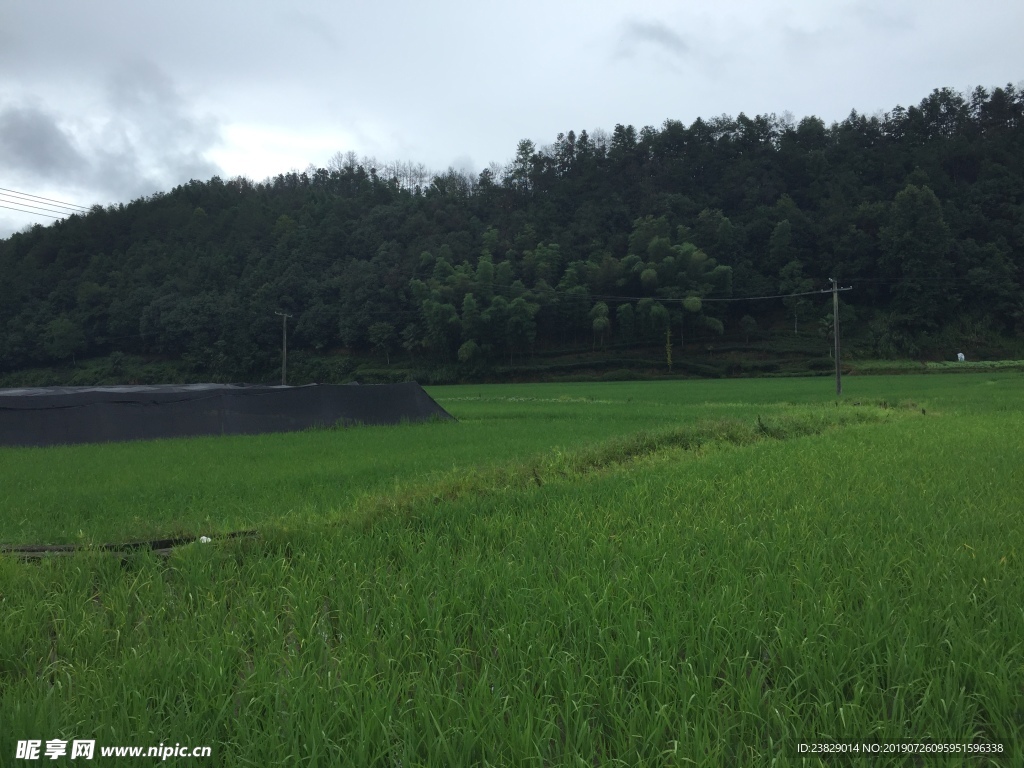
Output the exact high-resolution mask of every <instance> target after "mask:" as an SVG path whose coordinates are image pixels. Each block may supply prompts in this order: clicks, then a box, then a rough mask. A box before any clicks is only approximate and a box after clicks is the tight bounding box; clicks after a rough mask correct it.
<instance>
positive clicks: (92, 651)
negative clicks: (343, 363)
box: [0, 375, 1024, 766]
mask: <svg viewBox="0 0 1024 768" xmlns="http://www.w3.org/2000/svg"><path fill="white" fill-rule="evenodd" d="M939 378H940V377H929V379H928V381H927V383H924V382H922V383H921V384H920V385H913V382H905V381H903V380H900V381H897V382H891V381H889V380H885V379H883V378H879V379H876V380H869V379H867V378H865V379H862V380H859V381H858V382H857V383H856V385H855V384H854V383H853V382H852V380H851V385H850V389H851V390H853V392H851V393H850V394H849V396H848V398H847V399H848V400H851V401H854V402H861V403H862V405H860V406H853V405H852V403H851V404H849V405H846V406H843V407H837V406H836V405H835V404H834V403H833V404H831V405H821V404H820V403H821V401H822V400H824V399H825V398H821V397H820V396H819V395H817V394H816V393H814V392H811V391H809V390H807V389H804V388H803V387H804V386H806V384H803V383H801V382H791V381H786V382H771V383H770V384H771V386H775V387H777V389H775V390H774V398H775V399H774V400H773V399H772V397H773V392H772V391H771V390H770V387H769V389H768V391H766V390H762V389H755V388H754V387H752V386H751V387H750V388H749V389H744V388H742V387H739V386H735V387H733V386H732V383H731V382H722V383H721V385H723V386H722V388H721V389H711V388H707V387H704V386H703V383H701V385H702V386H700V387H696V388H692V389H687V388H686V387H687V386H688V384H689V383H687V384H684V385H681V387H680V389H679V390H671V389H669V388H667V387H668V385H667V384H661V383H659V384H658V385H656V386H651V387H650V388H647V387H648V385H629V386H625V385H623V386H617V385H605V386H598V385H587V386H581V387H579V388H573V387H570V386H568V385H565V386H562V385H559V386H552V387H550V388H534V387H517V388H511V387H509V388H484V387H479V388H453V389H447V390H442V391H439V392H434V394H435V396H437V397H439V398H440V399H441V401H442V403H443V404H445V405H446V406H449V405H450V408H451V410H453V412H454V411H459V410H460V409H462V410H461V411H460V415H461V417H462V418H463V422H462V423H461V424H459V425H451V429H449V430H448V431H447V432H444V435H445V440H444V441H443V442H442V441H440V440H439V439H438V442H431V440H427V439H426V438H420V437H419V435H420V434H423V435H427V434H430V430H433V429H434V427H433V426H431V425H426V426H424V427H422V429H423V430H425V431H424V432H422V433H420V432H418V430H420V429H421V428H420V427H414V428H409V429H408V430H407V431H406V432H405V433H404V436H405V439H406V441H407V455H409V454H412V453H413V452H414V451H415V450H428V451H430V450H432V451H437V452H441V451H444V450H447V449H448V448H447V446H448V444H449V443H450V442H452V441H453V440H454V438H453V437H450V436H451V435H455V434H461V430H463V429H464V428H467V427H468V428H469V429H468V430H467V431H469V430H471V429H473V428H474V427H473V425H474V422H475V420H476V423H477V424H478V425H479V428H480V430H481V433H483V432H484V431H485V428H486V427H487V426H490V428H491V430H492V435H494V437H493V440H494V441H495V442H497V443H499V445H498V446H497V447H494V446H491V447H489V448H488V447H487V446H486V444H485V443H484V442H483V441H481V443H480V445H481V449H480V450H482V451H483V453H482V454H481V455H479V456H472V457H471V458H469V459H468V460H467V462H466V464H465V465H463V469H464V470H465V471H466V475H467V476H468V475H469V474H470V472H469V470H470V469H472V472H473V473H475V474H474V477H476V478H477V481H474V482H467V483H466V485H465V486H462V487H455V486H453V485H452V483H453V482H454V481H455V478H456V476H457V475H453V474H452V473H453V472H455V473H458V470H457V469H454V470H453V469H452V468H451V467H450V466H448V467H446V466H445V463H446V462H448V461H451V459H452V454H446V455H445V456H444V459H443V460H442V461H439V462H437V463H436V464H432V463H430V462H429V461H427V462H426V463H425V464H423V465H421V467H423V468H426V469H425V471H423V470H421V471H420V472H419V473H418V474H412V473H410V475H409V476H408V477H406V478H405V479H404V480H403V481H402V482H401V483H400V484H399V490H400V491H401V493H400V494H398V495H397V496H396V494H395V492H394V485H393V483H394V477H393V476H392V477H389V478H387V479H383V480H379V482H378V485H377V486H376V487H373V486H372V484H371V485H370V486H366V487H363V488H362V489H361V490H360V491H359V493H355V492H353V493H352V494H350V495H346V496H343V497H340V498H342V499H343V500H348V501H345V502H344V503H340V502H336V504H335V506H334V507H332V510H333V511H334V512H335V514H325V515H322V516H319V517H316V516H308V517H305V518H303V519H302V521H301V522H302V524H301V525H299V524H297V520H292V521H289V520H288V519H287V518H273V517H268V518H266V519H265V521H264V522H265V523H266V524H265V525H263V526H262V529H263V535H262V537H261V538H259V539H256V540H245V541H242V540H236V541H227V542H219V543H213V544H209V545H198V544H197V545H190V546H188V547H185V548H182V549H180V550H178V551H176V552H175V553H174V554H173V555H171V556H170V557H169V558H166V559H163V558H158V557H155V556H152V555H146V554H140V555H137V556H132V557H129V558H128V559H126V560H121V559H120V558H116V557H113V556H111V555H106V554H100V553H83V554H80V555H76V556H73V557H68V558H55V559H52V560H44V561H42V562H39V563H34V564H26V563H22V562H19V561H16V560H13V559H11V558H9V557H5V558H0V605H3V608H4V621H3V622H0V712H2V713H3V723H4V729H3V736H2V737H0V764H5V763H7V762H13V760H12V756H13V754H14V741H15V740H16V739H28V738H42V739H47V738H95V739H97V741H98V742H101V743H106V744H119V743H127V744H148V743H150V742H153V743H156V742H160V741H163V742H165V743H166V742H171V743H173V742H175V741H180V742H181V743H190V744H210V745H213V747H214V761H215V763H216V764H218V765H228V766H233V765H238V766H250V765H271V764H273V765H279V764H303V765H325V766H326V765H360V766H361V765H381V766H397V765H401V766H412V765H517V766H518V765H538V766H539V765H582V764H586V765H623V766H627V765H628V766H633V765H771V764H779V765H781V764H795V763H796V762H797V759H798V755H797V753H796V744H797V742H800V741H828V740H836V739H843V740H846V739H858V740H868V739H870V740H894V739H909V740H934V741H940V742H948V741H960V742H968V743H970V742H978V743H981V742H991V741H997V742H999V743H1000V744H1002V746H1003V749H1004V752H1003V753H1002V755H996V756H989V757H987V758H981V759H978V760H971V761H965V760H953V761H951V762H948V764H967V763H968V762H969V764H971V765H977V764H989V765H1013V764H1017V763H1019V761H1020V760H1021V759H1022V758H1021V755H1022V754H1024V753H1022V751H1021V747H1022V746H1024V744H1022V741H1024V727H1022V723H1024V704H1022V702H1024V697H1022V695H1021V694H1022V693H1024V646H1022V641H1021V639H1020V638H1022V637H1024V611H1022V609H1021V606H1022V605H1024V574H1022V569H1021V559H1020V558H1021V553H1022V552H1024V531H1022V526H1021V524H1020V501H1019V500H1020V499H1021V498H1024V475H1022V471H1021V469H1020V461H1019V457H1020V456H1021V455H1024V432H1022V431H1021V429H1020V426H1021V402H1020V390H1019V389H1018V388H1016V387H1017V385H1018V383H1019V377H1018V378H1016V379H1014V378H1012V377H1009V376H1006V375H1002V377H1000V376H995V377H984V376H983V377H977V378H974V379H973V380H971V379H970V378H969V377H963V376H960V377H953V378H950V379H946V385H945V387H943V385H942V384H941V382H936V383H932V381H931V380H932V379H939ZM989 382H991V383H989ZM745 384H757V385H765V384H766V382H745ZM663 386H664V387H666V388H665V389H662V388H661V387H663ZM744 396H749V401H747V402H744V401H743V397H744ZM457 398H478V399H477V400H472V399H463V400H457ZM511 398H519V400H512V399H511ZM522 398H534V400H532V401H531V400H528V399H522ZM562 398H567V399H569V398H571V400H572V401H564V402H563V401H561V399H562ZM587 398H593V399H594V400H593V401H590V400H588V399H587ZM627 398H632V404H637V403H638V402H640V403H644V402H646V403H650V404H651V405H650V407H651V409H652V415H656V414H669V415H670V416H671V417H675V418H677V419H678V418H680V417H685V416H687V415H688V416H689V417H691V419H692V420H691V421H689V422H686V421H677V422H675V424H674V426H669V425H668V424H665V423H662V422H661V420H659V419H653V418H651V419H649V420H647V421H645V413H646V412H645V411H644V410H643V407H642V406H641V405H637V406H636V407H637V410H638V414H639V416H638V420H637V423H636V429H633V430H629V429H628V428H626V427H625V423H624V421H622V422H618V423H615V424H610V425H604V432H603V433H602V432H601V429H602V427H601V426H600V425H595V424H589V425H584V424H582V423H580V424H575V425H574V426H572V427H570V425H569V423H570V422H572V421H573V420H574V419H575V420H578V421H580V422H586V421H587V419H588V418H589V417H588V416H587V415H586V414H587V413H589V412H590V411H592V410H595V409H596V407H597V406H608V409H609V410H612V409H614V408H617V407H619V406H618V405H616V404H621V405H622V409H623V410H620V411H613V412H615V413H617V414H618V415H619V416H620V417H622V418H624V416H625V414H626V411H627V410H628V408H627V405H626V399H627ZM855 398H856V399H855ZM715 399H717V402H715ZM816 399H818V402H819V404H818V405H814V402H815V400H816ZM598 400H603V401H608V402H605V403H599V402H596V401H598ZM869 400H870V401H872V402H873V403H875V402H876V401H878V400H885V401H886V402H888V403H901V402H903V403H905V402H907V401H913V402H914V403H915V407H914V408H913V409H910V408H907V407H904V408H902V409H897V410H893V409H886V408H879V407H878V406H877V404H872V405H870V406H868V405H867V404H866V403H867V402H868V401H869ZM457 403H462V405H457ZM531 403H533V405H531ZM786 403H804V405H801V406H793V405H786ZM549 406H550V409H551V410H548V408H549ZM531 407H537V408H539V409H540V410H539V411H537V412H532V411H530V408H531ZM921 408H924V409H925V411H926V413H924V414H922V413H921V412H920V409H921ZM474 409H477V410H474ZM492 409H493V410H492ZM558 409H562V411H563V413H564V414H565V415H564V416H563V417H558V416H557V411H558ZM516 410H520V411H521V412H522V413H524V414H525V415H524V417H523V419H524V421H526V422H528V423H530V422H531V420H532V424H533V426H536V424H538V423H541V422H542V421H544V420H545V419H547V420H548V421H549V422H554V423H557V424H560V425H562V426H564V427H565V428H566V429H569V428H574V429H575V430H576V432H575V434H577V435H580V434H589V435H590V437H589V438H587V439H586V440H582V441H581V442H580V443H579V444H573V441H571V440H567V439H566V436H567V433H562V434H555V435H547V436H546V439H547V444H546V446H545V445H544V444H543V443H542V442H540V441H537V442H532V443H531V442H529V441H528V440H523V441H522V442H521V443H519V444H512V445H510V444H501V442H502V435H504V431H503V427H504V422H515V421H516V420H515V419H514V418H510V417H511V414H512V413H514V412H515V411H516ZM534 413H536V416H534V415H532V414H534ZM868 414H870V415H868ZM758 417H760V419H758ZM699 422H702V423H703V426H701V425H700V424H699ZM759 422H760V425H759ZM715 425H717V426H715ZM442 427H443V428H444V429H448V427H446V426H443V425H442ZM640 429H643V430H644V434H643V435H638V434H637V432H638V431H639V430H640ZM588 430H589V432H588ZM702 430H703V431H702ZM366 432H369V430H352V431H351V432H348V433H342V434H341V436H340V437H344V438H353V436H358V435H360V434H363V433H366ZM436 434H441V433H440V432H438V433H436ZM510 434H513V435H515V434H517V432H516V428H513V429H511V430H510ZM409 435H413V437H408V436H409ZM284 438H286V436H277V438H276V439H279V440H280V439H284ZM337 438H338V436H336V435H330V434H315V433H314V434H308V435H298V436H293V437H292V438H290V439H294V440H296V441H299V442H300V443H301V442H302V441H304V440H307V441H312V442H311V443H306V445H323V444H320V443H317V442H316V441H318V440H331V439H337ZM420 439H423V440H424V443H418V442H416V441H418V440H420ZM260 440H262V439H260ZM190 442H191V443H192V444H194V441H190ZM243 442H244V441H243ZM253 442H260V441H259V440H256V441H253ZM284 444H288V440H287V439H285V440H284ZM439 446H443V447H439ZM275 450H277V449H275ZM295 450H299V449H297V448H296V449H295ZM453 450H454V449H453ZM488 451H489V452H488ZM26 453H27V454H31V453H32V452H26ZM47 453H48V452H46V451H39V452H35V455H38V456H40V457H42V456H45V455H46V454H47ZM7 455H9V454H7ZM18 455H22V454H18ZM5 457H6V455H5ZM421 460H422V459H421ZM407 461H408V462H410V463H409V464H407V465H406V466H411V465H412V462H413V461H414V459H413V458H411V457H409V458H407ZM257 466H260V467H261V468H262V465H257ZM254 474H255V473H254ZM535 475H536V476H535ZM538 480H539V482H538ZM253 481H254V482H259V478H257V477H254V478H253ZM179 482H180V485H181V486H182V489H183V490H182V493H185V492H186V490H185V489H187V487H188V485H189V484H190V479H189V478H188V476H184V477H182V478H181V480H180V481H179ZM453 488H454V490H453V491H452V489H453ZM446 489H447V490H450V491H452V492H450V493H448V492H443V491H446ZM286 496H287V494H282V495H279V496H278V497H277V498H279V499H281V498H286ZM395 498H401V503H400V504H395V505H393V507H392V508H390V509H389V508H388V507H387V505H388V503H389V502H388V500H389V499H390V500H394V499H395ZM374 499H376V500H377V501H376V502H374V501H373V500H374ZM350 502H351V503H350ZM353 505H354V506H353ZM360 505H366V506H360ZM344 510H348V511H349V514H347V515H346V514H341V512H342V511H344ZM353 510H354V511H362V512H364V513H366V514H362V515H356V514H354V512H353ZM371 512H372V513H373V514H370V513H371ZM773 761H774V762H773ZM930 762H931V761H929V763H928V764H930ZM807 763H808V764H817V762H816V761H814V760H808V761H807ZM868 764H872V763H871V762H870V761H869V762H868ZM875 764H878V765H890V764H905V765H918V764H922V763H920V762H918V761H915V760H913V759H910V758H907V759H905V760H902V761H899V760H897V761H892V760H885V761H879V762H877V763H875Z"/></svg>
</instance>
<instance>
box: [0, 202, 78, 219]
mask: <svg viewBox="0 0 1024 768" xmlns="http://www.w3.org/2000/svg"><path fill="white" fill-rule="evenodd" d="M0 208H6V209H7V210H9V211H17V212H18V213H28V214H31V215H32V216H46V217H47V218H50V219H63V218H64V216H67V214H66V213H65V214H64V216H52V215H51V214H49V213H36V212H35V211H23V210H22V209H21V208H11V206H9V205H0Z"/></svg>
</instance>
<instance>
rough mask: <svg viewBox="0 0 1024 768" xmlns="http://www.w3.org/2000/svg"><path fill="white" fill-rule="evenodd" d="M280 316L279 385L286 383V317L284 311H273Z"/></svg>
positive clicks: (287, 316)
mask: <svg viewBox="0 0 1024 768" xmlns="http://www.w3.org/2000/svg"><path fill="white" fill-rule="evenodd" d="M274 314H275V315H280V316H281V386H282V387H283V386H284V385H285V384H287V383H288V318H289V317H291V315H286V314H285V313H284V312H275V313H274Z"/></svg>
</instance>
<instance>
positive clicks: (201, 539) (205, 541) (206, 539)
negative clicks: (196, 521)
mask: <svg viewBox="0 0 1024 768" xmlns="http://www.w3.org/2000/svg"><path fill="white" fill-rule="evenodd" d="M211 541H212V539H211V538H210V537H209V536H200V537H199V543H200V544H209V543H210V542H211Z"/></svg>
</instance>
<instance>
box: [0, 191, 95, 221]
mask: <svg viewBox="0 0 1024 768" xmlns="http://www.w3.org/2000/svg"><path fill="white" fill-rule="evenodd" d="M0 202H4V203H14V204H15V205H20V206H21V207H22V208H35V209H36V210H40V211H49V212H50V213H58V214H60V215H61V216H74V215H76V214H78V213H79V211H62V210H60V209H59V208H52V207H49V206H43V205H29V204H28V203H26V202H23V201H21V200H8V199H7V195H4V194H3V193H0ZM14 210H17V209H14ZM25 213H35V211H25Z"/></svg>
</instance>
